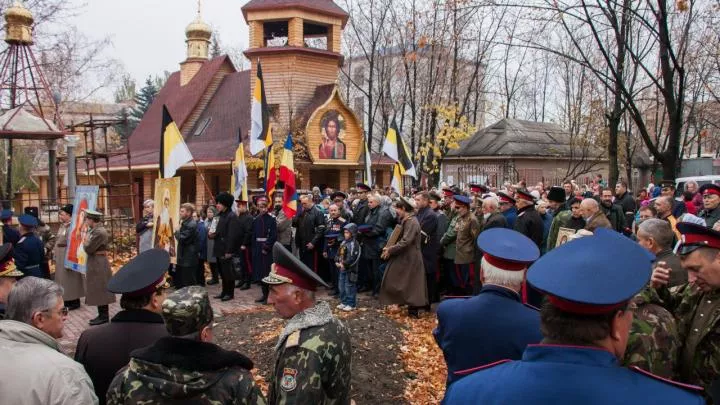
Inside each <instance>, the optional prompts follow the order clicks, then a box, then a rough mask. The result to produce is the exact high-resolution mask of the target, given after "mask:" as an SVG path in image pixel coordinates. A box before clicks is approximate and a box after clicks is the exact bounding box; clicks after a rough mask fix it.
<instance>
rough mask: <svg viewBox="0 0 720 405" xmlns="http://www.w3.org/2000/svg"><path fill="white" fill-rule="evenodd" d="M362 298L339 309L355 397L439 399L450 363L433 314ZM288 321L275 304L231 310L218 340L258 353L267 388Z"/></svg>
mask: <svg viewBox="0 0 720 405" xmlns="http://www.w3.org/2000/svg"><path fill="white" fill-rule="evenodd" d="M358 298H359V308H358V310H356V311H353V312H351V313H346V312H341V311H336V312H335V314H336V316H338V317H339V318H340V319H342V320H343V322H345V324H346V325H347V327H348V328H349V329H350V333H351V336H352V344H353V353H352V398H353V400H354V401H355V403H356V404H358V405H360V404H437V403H439V402H440V400H441V399H442V396H443V394H444V390H445V373H446V369H445V362H444V360H443V358H442V353H441V352H440V350H439V349H438V347H437V345H436V344H435V342H434V341H433V338H432V334H431V332H432V329H433V328H434V327H435V324H436V320H435V316H434V314H423V316H422V317H421V318H420V319H413V318H409V317H408V316H407V314H406V311H404V310H402V309H400V308H397V307H389V308H381V307H380V306H379V305H378V304H377V301H375V300H373V299H371V298H369V297H367V296H364V295H360V296H358ZM336 304H337V301H336V300H334V301H332V302H331V306H332V307H333V308H334V306H335V305H336ZM283 325H284V321H283V320H282V319H280V318H279V317H277V316H275V313H274V312H273V310H272V308H271V307H266V308H259V309H254V310H249V311H239V312H235V313H226V314H224V317H223V318H222V319H221V320H220V321H219V323H218V325H217V327H216V328H215V341H216V342H217V343H218V344H220V345H221V346H223V347H225V348H228V349H234V350H238V351H240V352H242V353H244V354H245V355H246V356H248V357H250V358H251V359H253V361H254V362H255V369H254V370H253V373H254V375H255V380H256V382H257V383H258V384H259V385H260V386H261V387H262V388H263V390H265V391H266V392H267V383H266V381H267V380H268V377H269V374H270V372H271V370H272V367H273V364H272V362H273V355H274V352H273V349H274V346H275V343H276V342H277V337H278V335H279V333H280V331H281V330H282V327H283Z"/></svg>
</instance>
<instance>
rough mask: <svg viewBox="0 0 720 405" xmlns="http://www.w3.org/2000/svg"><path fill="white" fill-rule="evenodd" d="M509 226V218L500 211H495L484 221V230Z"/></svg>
mask: <svg viewBox="0 0 720 405" xmlns="http://www.w3.org/2000/svg"><path fill="white" fill-rule="evenodd" d="M507 227H508V225H507V219H505V216H503V214H501V213H499V212H493V213H492V214H490V216H489V217H488V218H487V219H486V220H485V222H484V223H483V225H482V230H483V231H484V230H486V229H492V228H507Z"/></svg>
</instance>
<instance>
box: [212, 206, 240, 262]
mask: <svg viewBox="0 0 720 405" xmlns="http://www.w3.org/2000/svg"><path fill="white" fill-rule="evenodd" d="M213 239H214V240H215V245H214V246H213V254H214V255H215V257H217V258H222V257H223V256H224V255H225V254H228V253H229V254H237V253H238V252H240V244H239V243H238V240H240V226H238V217H237V215H235V213H234V212H232V211H230V210H225V211H223V212H221V213H218V224H217V228H216V229H215V237H214V238H213Z"/></svg>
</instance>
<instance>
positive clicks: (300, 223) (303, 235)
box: [293, 205, 325, 251]
mask: <svg viewBox="0 0 720 405" xmlns="http://www.w3.org/2000/svg"><path fill="white" fill-rule="evenodd" d="M293 226H294V227H295V228H297V232H296V233H295V245H296V246H297V247H298V249H300V250H301V251H307V248H306V247H305V245H307V244H308V243H312V244H313V246H314V249H317V250H320V249H322V242H323V238H324V237H325V215H323V213H322V212H320V209H319V208H318V207H317V206H316V205H313V207H312V208H311V209H309V210H303V212H302V214H300V215H298V216H296V217H295V218H293ZM314 249H313V250H314Z"/></svg>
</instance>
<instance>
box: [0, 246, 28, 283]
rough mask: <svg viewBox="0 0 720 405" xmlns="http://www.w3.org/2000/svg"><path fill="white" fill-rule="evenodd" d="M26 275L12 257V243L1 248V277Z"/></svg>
mask: <svg viewBox="0 0 720 405" xmlns="http://www.w3.org/2000/svg"><path fill="white" fill-rule="evenodd" d="M24 275H25V274H24V273H23V272H22V271H20V270H18V269H17V267H16V266H15V260H13V257H12V243H5V244H3V245H2V246H0V277H23V276H24Z"/></svg>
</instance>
